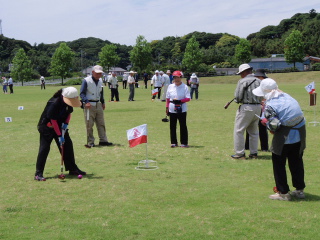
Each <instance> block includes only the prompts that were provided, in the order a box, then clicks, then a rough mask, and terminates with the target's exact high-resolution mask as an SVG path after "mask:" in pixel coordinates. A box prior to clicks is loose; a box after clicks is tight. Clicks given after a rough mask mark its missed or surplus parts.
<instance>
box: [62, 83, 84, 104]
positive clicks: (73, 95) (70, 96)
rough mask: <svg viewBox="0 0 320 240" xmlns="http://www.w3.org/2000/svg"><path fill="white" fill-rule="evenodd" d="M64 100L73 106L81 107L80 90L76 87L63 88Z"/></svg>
mask: <svg viewBox="0 0 320 240" xmlns="http://www.w3.org/2000/svg"><path fill="white" fill-rule="evenodd" d="M62 96H63V101H64V102H65V103H66V104H68V105H69V106H71V107H80V106H81V102H80V100H79V95H78V90H77V89H76V88H75V87H67V88H63V89H62Z"/></svg>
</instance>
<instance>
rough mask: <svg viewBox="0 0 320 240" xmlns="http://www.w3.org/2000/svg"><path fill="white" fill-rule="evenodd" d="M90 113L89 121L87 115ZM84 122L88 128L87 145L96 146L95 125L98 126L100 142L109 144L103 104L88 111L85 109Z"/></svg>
mask: <svg viewBox="0 0 320 240" xmlns="http://www.w3.org/2000/svg"><path fill="white" fill-rule="evenodd" d="M88 112H89V120H87V114H88ZM84 121H85V123H86V128H87V144H88V145H92V144H94V140H95V138H94V136H93V125H94V124H96V127H97V130H98V136H99V142H108V138H107V135H106V127H105V123H104V114H103V108H102V103H100V102H98V103H96V106H92V105H91V107H90V108H89V110H88V109H86V108H85V109H84Z"/></svg>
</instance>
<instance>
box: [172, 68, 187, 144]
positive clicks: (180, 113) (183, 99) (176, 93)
mask: <svg viewBox="0 0 320 240" xmlns="http://www.w3.org/2000/svg"><path fill="white" fill-rule="evenodd" d="M172 75H173V83H172V84H170V85H169V86H168V90H167V95H166V114H167V116H170V138H171V147H172V148H174V147H178V141H177V132H176V128H177V120H179V125H180V142H181V145H180V147H184V148H185V147H189V146H188V128H187V110H188V108H187V102H189V101H190V92H189V88H188V86H187V85H186V84H184V83H183V82H182V81H181V80H182V79H181V78H182V73H181V71H174V72H173V74H172Z"/></svg>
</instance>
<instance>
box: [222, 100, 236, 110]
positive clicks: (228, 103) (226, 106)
mask: <svg viewBox="0 0 320 240" xmlns="http://www.w3.org/2000/svg"><path fill="white" fill-rule="evenodd" d="M234 100H235V98H233V99H232V100H231V101H230V102H227V104H226V105H225V106H224V109H227V108H228V107H229V105H230V104H231V103H232V102H233V101H234Z"/></svg>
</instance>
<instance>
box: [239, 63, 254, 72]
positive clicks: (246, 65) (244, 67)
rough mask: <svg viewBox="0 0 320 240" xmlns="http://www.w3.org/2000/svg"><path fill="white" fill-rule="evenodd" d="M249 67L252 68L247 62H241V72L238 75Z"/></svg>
mask: <svg viewBox="0 0 320 240" xmlns="http://www.w3.org/2000/svg"><path fill="white" fill-rule="evenodd" d="M247 69H252V67H251V66H250V65H249V64H247V63H244V64H241V65H240V66H239V72H237V75H239V74H240V73H242V72H243V71H245V70H247Z"/></svg>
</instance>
